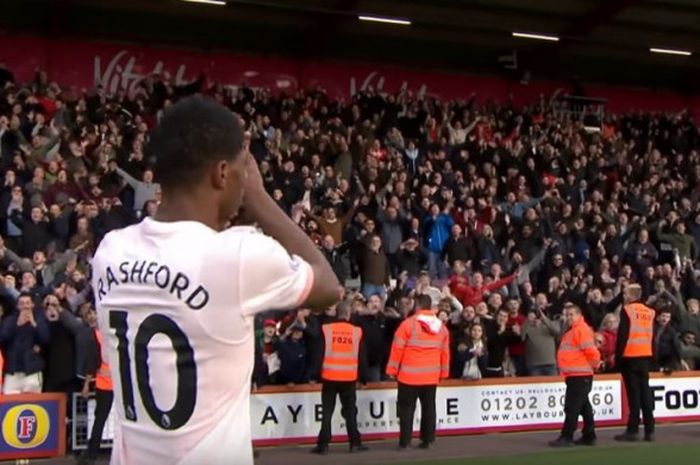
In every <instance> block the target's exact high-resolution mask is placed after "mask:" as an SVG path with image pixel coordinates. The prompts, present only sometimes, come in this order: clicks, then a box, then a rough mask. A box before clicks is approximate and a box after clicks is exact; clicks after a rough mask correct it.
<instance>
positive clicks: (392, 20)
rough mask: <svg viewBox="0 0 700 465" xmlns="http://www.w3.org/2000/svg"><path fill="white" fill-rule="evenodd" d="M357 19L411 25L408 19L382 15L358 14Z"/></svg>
mask: <svg viewBox="0 0 700 465" xmlns="http://www.w3.org/2000/svg"><path fill="white" fill-rule="evenodd" d="M357 19H359V20H360V21H373V22H375V23H386V24H399V25H401V26H410V25H411V21H410V20H408V19H401V18H386V17H384V16H372V15H359V16H358V17H357Z"/></svg>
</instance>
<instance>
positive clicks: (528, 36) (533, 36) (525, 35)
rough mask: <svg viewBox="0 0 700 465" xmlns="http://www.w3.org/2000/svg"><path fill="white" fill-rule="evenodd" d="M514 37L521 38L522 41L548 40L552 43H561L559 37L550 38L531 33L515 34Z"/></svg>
mask: <svg viewBox="0 0 700 465" xmlns="http://www.w3.org/2000/svg"><path fill="white" fill-rule="evenodd" d="M513 37H520V38H522V39H537V40H548V41H550V42H559V37H557V36H550V35H546V34H531V33H529V32H514V33H513Z"/></svg>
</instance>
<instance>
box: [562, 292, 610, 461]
mask: <svg viewBox="0 0 700 465" xmlns="http://www.w3.org/2000/svg"><path fill="white" fill-rule="evenodd" d="M564 318H565V319H566V323H567V324H568V326H569V329H568V330H567V331H566V332H565V333H564V335H563V336H562V338H561V343H560V344H559V350H558V352H557V364H558V365H559V372H560V373H561V374H562V376H564V377H565V378H566V395H565V400H564V413H565V415H566V417H565V419H564V425H563V426H562V429H561V434H560V435H559V438H558V439H556V440H555V441H552V442H550V443H549V445H550V446H552V447H567V446H571V445H573V444H583V445H589V446H592V445H594V444H595V441H596V435H595V422H594V419H593V407H592V406H591V402H590V400H589V399H588V394H589V393H590V392H591V389H592V388H593V373H594V371H595V370H596V369H598V368H599V367H600V365H601V361H600V352H598V349H597V348H596V346H595V339H594V335H593V330H592V329H591V327H590V326H588V324H587V323H586V321H585V320H584V318H583V316H582V315H581V309H580V308H578V307H577V306H576V305H572V304H568V305H566V307H564ZM579 415H581V416H582V417H583V435H582V436H581V438H580V439H579V440H577V441H576V442H575V443H574V433H575V432H576V424H577V423H578V417H579Z"/></svg>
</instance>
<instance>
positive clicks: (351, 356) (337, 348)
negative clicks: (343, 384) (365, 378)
mask: <svg viewBox="0 0 700 465" xmlns="http://www.w3.org/2000/svg"><path fill="white" fill-rule="evenodd" d="M322 329H323V340H324V342H325V345H326V350H325V352H324V355H323V368H322V369H321V379H323V380H326V381H349V382H351V381H357V359H358V357H359V355H360V340H361V339H362V328H358V327H357V326H353V325H351V324H350V323H347V322H340V321H339V322H337V323H329V324H326V325H323V328H322Z"/></svg>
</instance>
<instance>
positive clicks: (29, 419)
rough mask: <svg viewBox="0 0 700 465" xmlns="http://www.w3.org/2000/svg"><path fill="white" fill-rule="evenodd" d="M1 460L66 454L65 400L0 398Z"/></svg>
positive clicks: (54, 397)
mask: <svg viewBox="0 0 700 465" xmlns="http://www.w3.org/2000/svg"><path fill="white" fill-rule="evenodd" d="M0 427H1V429H0V431H1V432H2V437H1V438H0V460H7V459H10V460H11V459H19V458H34V457H52V456H56V455H63V454H64V452H65V433H66V432H65V397H64V396H63V395H60V394H40V395H17V396H13V395H9V396H3V397H2V398H1V399H0Z"/></svg>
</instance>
